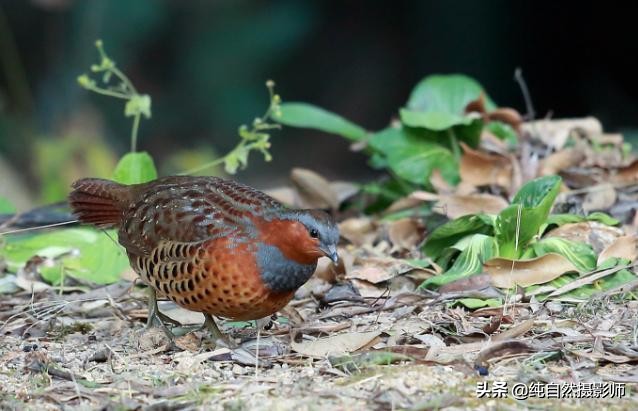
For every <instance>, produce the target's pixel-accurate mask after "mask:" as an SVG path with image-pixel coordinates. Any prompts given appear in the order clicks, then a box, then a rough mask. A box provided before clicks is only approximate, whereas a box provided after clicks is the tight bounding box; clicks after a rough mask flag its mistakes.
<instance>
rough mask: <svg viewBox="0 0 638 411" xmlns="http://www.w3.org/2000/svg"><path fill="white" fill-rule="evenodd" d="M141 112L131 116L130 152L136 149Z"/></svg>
mask: <svg viewBox="0 0 638 411" xmlns="http://www.w3.org/2000/svg"><path fill="white" fill-rule="evenodd" d="M141 114H142V113H137V114H136V115H135V117H133V128H131V152H133V153H134V152H135V151H136V150H137V131H138V130H139V128H140V117H141Z"/></svg>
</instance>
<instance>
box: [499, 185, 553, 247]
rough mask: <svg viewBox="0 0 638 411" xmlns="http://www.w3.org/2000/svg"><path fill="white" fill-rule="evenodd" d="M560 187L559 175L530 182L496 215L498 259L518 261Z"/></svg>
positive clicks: (543, 220)
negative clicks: (510, 203)
mask: <svg viewBox="0 0 638 411" xmlns="http://www.w3.org/2000/svg"><path fill="white" fill-rule="evenodd" d="M560 184H561V178H560V177H558V176H547V177H541V178H537V179H535V180H532V181H529V182H528V183H526V184H525V185H524V186H523V187H521V189H520V190H519V191H518V193H517V194H516V196H514V199H513V200H512V205H510V206H509V207H507V208H506V209H504V210H503V211H501V212H500V213H499V215H498V216H497V218H496V223H495V231H496V240H497V242H498V245H499V252H500V255H499V256H500V257H504V258H511V259H517V258H519V257H520V255H521V254H522V252H523V250H524V249H525V246H526V245H527V243H528V242H529V241H530V240H531V239H532V238H533V237H534V236H536V235H537V234H539V230H540V228H541V226H542V225H543V224H544V223H546V220H547V217H548V215H549V212H550V210H551V208H552V205H553V204H554V200H555V199H556V196H557V195H558V190H559V189H560ZM519 216H520V221H519ZM517 236H518V238H517ZM517 246H518V247H517Z"/></svg>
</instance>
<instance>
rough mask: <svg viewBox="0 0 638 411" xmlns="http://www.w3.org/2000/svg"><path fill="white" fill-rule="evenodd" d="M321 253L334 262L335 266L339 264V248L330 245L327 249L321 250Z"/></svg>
mask: <svg viewBox="0 0 638 411" xmlns="http://www.w3.org/2000/svg"><path fill="white" fill-rule="evenodd" d="M321 251H323V253H324V254H325V255H326V257H328V258H329V259H331V260H332V263H333V264H337V263H338V262H339V254H337V246H335V245H329V246H328V247H327V248H321Z"/></svg>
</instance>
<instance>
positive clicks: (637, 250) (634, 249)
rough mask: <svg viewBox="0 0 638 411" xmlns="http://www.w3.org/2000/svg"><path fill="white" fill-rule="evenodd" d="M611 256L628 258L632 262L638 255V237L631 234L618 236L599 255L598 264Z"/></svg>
mask: <svg viewBox="0 0 638 411" xmlns="http://www.w3.org/2000/svg"><path fill="white" fill-rule="evenodd" d="M610 257H618V258H626V259H628V260H629V261H630V262H633V261H634V260H636V257H638V238H636V237H635V236H630V235H625V236H622V237H618V238H616V240H615V241H614V242H613V243H611V244H610V245H608V246H607V247H606V248H605V249H604V250H603V251H602V252H601V253H600V254H599V255H598V264H600V263H602V262H603V261H605V260H606V259H608V258H610Z"/></svg>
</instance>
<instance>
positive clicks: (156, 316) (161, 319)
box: [146, 287, 179, 348]
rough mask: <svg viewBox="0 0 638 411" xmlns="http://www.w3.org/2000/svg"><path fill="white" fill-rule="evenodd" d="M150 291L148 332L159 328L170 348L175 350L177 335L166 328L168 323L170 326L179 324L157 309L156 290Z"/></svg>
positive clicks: (150, 288)
mask: <svg viewBox="0 0 638 411" xmlns="http://www.w3.org/2000/svg"><path fill="white" fill-rule="evenodd" d="M148 289H149V296H148V319H147V321H146V330H148V329H150V328H159V329H160V330H162V331H163V332H164V334H165V335H166V337H167V338H168V343H169V347H170V348H175V347H176V345H175V334H173V333H172V332H171V330H169V329H168V327H167V326H166V322H168V323H170V324H175V323H177V324H179V323H178V322H177V321H175V320H173V319H172V318H170V317H169V316H167V315H166V314H163V313H161V312H160V310H159V308H158V307H157V297H156V295H155V290H154V289H153V288H152V287H149V288H148Z"/></svg>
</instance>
